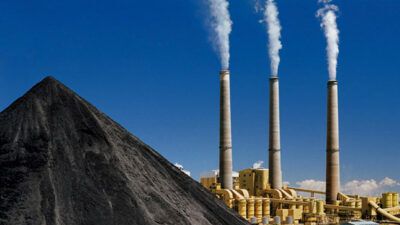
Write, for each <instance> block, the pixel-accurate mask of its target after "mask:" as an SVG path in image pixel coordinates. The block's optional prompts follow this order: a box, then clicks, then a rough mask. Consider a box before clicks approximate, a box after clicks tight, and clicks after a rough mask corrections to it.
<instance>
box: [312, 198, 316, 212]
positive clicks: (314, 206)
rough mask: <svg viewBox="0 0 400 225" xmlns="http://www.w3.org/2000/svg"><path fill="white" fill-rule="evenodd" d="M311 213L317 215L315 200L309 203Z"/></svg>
mask: <svg viewBox="0 0 400 225" xmlns="http://www.w3.org/2000/svg"><path fill="white" fill-rule="evenodd" d="M311 212H312V213H317V201H316V200H315V199H313V200H312V201H311Z"/></svg>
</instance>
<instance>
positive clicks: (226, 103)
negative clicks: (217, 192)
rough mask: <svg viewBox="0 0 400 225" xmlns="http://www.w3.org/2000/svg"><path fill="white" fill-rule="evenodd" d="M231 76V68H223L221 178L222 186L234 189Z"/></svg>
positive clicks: (220, 148)
mask: <svg viewBox="0 0 400 225" xmlns="http://www.w3.org/2000/svg"><path fill="white" fill-rule="evenodd" d="M229 77H230V75H229V70H221V72H220V82H221V94H220V146H219V152H220V155H219V178H220V182H221V188H224V189H233V180H232V131H231V96H230V95H231V94H230V81H229Z"/></svg>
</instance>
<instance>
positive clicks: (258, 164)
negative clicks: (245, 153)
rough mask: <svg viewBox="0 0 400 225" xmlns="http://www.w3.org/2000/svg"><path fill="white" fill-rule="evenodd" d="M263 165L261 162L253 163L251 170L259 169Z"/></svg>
mask: <svg viewBox="0 0 400 225" xmlns="http://www.w3.org/2000/svg"><path fill="white" fill-rule="evenodd" d="M263 163H264V161H261V160H260V161H257V162H255V163H253V169H261V168H262V164H263Z"/></svg>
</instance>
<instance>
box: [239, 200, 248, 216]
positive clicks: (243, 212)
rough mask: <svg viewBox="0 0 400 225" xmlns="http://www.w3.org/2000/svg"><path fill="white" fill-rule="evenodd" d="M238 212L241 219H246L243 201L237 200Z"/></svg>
mask: <svg viewBox="0 0 400 225" xmlns="http://www.w3.org/2000/svg"><path fill="white" fill-rule="evenodd" d="M238 212H239V215H241V216H242V217H243V218H247V202H246V200H245V199H240V200H239V204H238Z"/></svg>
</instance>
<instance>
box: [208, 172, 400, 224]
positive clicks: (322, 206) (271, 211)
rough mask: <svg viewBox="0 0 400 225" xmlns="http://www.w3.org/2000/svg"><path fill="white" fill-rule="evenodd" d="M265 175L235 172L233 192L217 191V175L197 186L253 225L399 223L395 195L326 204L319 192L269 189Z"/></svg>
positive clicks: (341, 196)
mask: <svg viewBox="0 0 400 225" xmlns="http://www.w3.org/2000/svg"><path fill="white" fill-rule="evenodd" d="M268 172H269V171H268V169H263V168H257V169H254V168H251V169H244V170H242V171H239V177H238V178H236V179H233V180H234V183H233V187H234V188H233V189H222V188H221V184H220V183H218V179H219V176H218V173H214V175H212V176H211V175H208V176H202V177H201V179H200V182H201V184H202V185H203V186H204V187H205V188H207V189H209V190H210V191H211V192H212V193H214V194H215V195H216V196H217V197H218V198H219V199H221V200H223V201H224V202H225V204H226V205H227V206H228V207H230V208H232V209H234V210H235V211H236V212H238V213H239V214H240V215H241V216H242V217H243V218H245V219H247V220H248V221H249V222H252V223H253V224H270V223H273V224H279V223H282V224H299V223H304V224H309V225H314V224H339V223H340V222H343V221H350V220H361V219H368V220H374V221H381V220H388V221H393V222H400V218H398V217H396V216H395V215H400V205H399V194H398V193H383V194H382V196H381V197H362V196H357V195H346V194H343V193H339V194H338V196H337V201H335V202H334V203H333V204H327V203H326V202H325V201H324V200H322V199H318V198H317V195H319V196H322V195H325V192H322V191H317V190H307V189H300V188H291V187H287V186H284V187H283V188H281V189H271V188H270V184H269V179H268V174H269V173H268ZM235 180H236V181H235ZM298 193H306V194H307V195H309V197H305V196H300V195H298Z"/></svg>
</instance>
